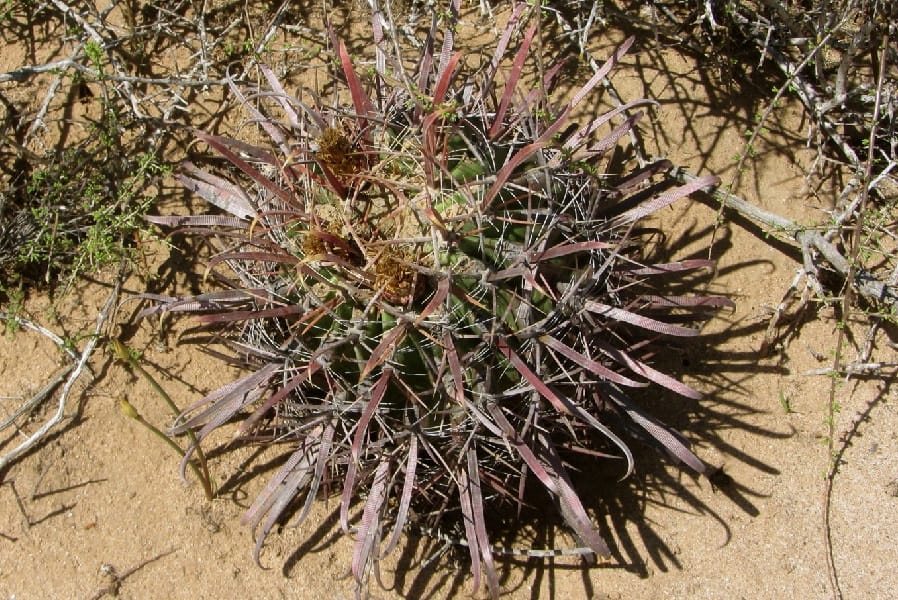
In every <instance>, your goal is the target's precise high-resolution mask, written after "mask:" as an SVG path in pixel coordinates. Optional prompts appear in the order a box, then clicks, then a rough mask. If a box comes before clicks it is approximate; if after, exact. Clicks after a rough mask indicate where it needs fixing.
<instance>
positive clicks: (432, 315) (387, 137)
mask: <svg viewBox="0 0 898 600" xmlns="http://www.w3.org/2000/svg"><path fill="white" fill-rule="evenodd" d="M453 8H456V9H457V6H453ZM531 11H533V14H531ZM535 11H536V9H533V8H530V7H526V8H525V7H524V5H523V4H518V5H516V8H514V10H513V13H512V15H511V19H510V20H509V23H508V25H507V27H506V28H505V29H504V31H503V33H502V35H501V36H500V38H499V39H498V43H497V46H496V48H495V51H494V52H493V54H492V56H491V57H490V61H489V62H488V63H487V64H486V66H485V67H484V68H481V69H479V70H477V71H476V72H472V73H471V72H467V69H466V68H464V67H463V66H462V64H463V61H462V60H461V57H462V55H461V53H458V52H455V49H454V47H453V45H454V41H453V40H454V36H453V34H452V31H453V24H452V23H450V24H449V25H448V26H447V27H446V28H445V29H444V30H441V29H440V28H439V27H437V26H434V27H433V28H432V29H431V33H430V34H429V37H428V39H427V41H426V43H424V44H423V50H421V55H420V57H419V58H418V60H417V62H416V66H415V67H414V69H409V67H408V64H409V63H408V61H405V60H403V57H402V56H397V55H395V53H394V52H393V51H392V50H388V49H392V48H394V47H395V48H398V47H400V44H392V41H391V40H390V39H389V36H388V34H389V32H388V31H385V30H384V28H383V27H382V23H383V20H382V18H381V15H379V14H378V13H375V18H374V19H373V33H374V40H375V45H374V50H375V56H374V60H373V65H374V66H373V68H370V69H365V70H364V71H363V70H362V69H360V68H359V63H358V62H357V61H355V60H353V58H352V57H351V56H350V54H349V52H348V51H347V48H346V46H345V45H344V43H343V42H342V41H341V40H339V39H337V37H336V35H334V34H333V33H331V37H332V48H333V51H334V55H335V61H334V64H335V65H337V73H336V74H335V80H336V85H337V86H338V87H341V88H342V89H341V90H339V91H338V92H337V93H334V94H333V95H332V97H333V98H336V99H335V100H334V99H325V98H322V97H317V96H315V95H314V94H312V93H306V95H305V96H304V97H302V98H296V97H292V96H291V95H289V94H288V93H287V92H286V91H285V90H284V88H283V86H282V84H281V82H280V81H279V80H278V78H277V77H276V76H275V74H274V73H273V72H272V71H271V70H270V69H268V68H266V67H264V66H262V67H259V68H260V70H261V73H262V74H263V75H264V79H265V81H266V82H267V86H268V88H267V89H266V90H253V91H252V92H250V91H247V90H246V89H245V88H243V87H242V86H241V85H239V84H238V83H236V82H234V83H232V85H231V89H232V93H233V94H234V95H235V96H236V97H237V98H238V99H239V100H240V102H241V103H242V104H243V105H244V106H245V107H246V110H247V111H248V113H249V116H250V117H251V119H252V121H253V122H254V123H257V124H258V126H259V127H260V128H261V130H262V131H264V134H265V136H267V138H269V139H270V143H269V142H267V143H265V144H261V145H258V144H251V143H248V142H246V141H241V140H238V139H233V138H229V137H225V136H221V135H211V134H208V133H197V134H196V136H197V138H198V139H199V140H201V141H202V142H205V144H207V145H208V146H209V147H210V148H212V149H213V150H214V151H216V152H217V153H218V154H219V155H221V156H222V157H224V158H225V159H227V161H229V163H230V164H231V165H233V167H234V168H233V169H232V171H231V172H230V175H223V174H221V173H218V172H212V171H210V170H203V169H200V168H199V167H197V166H195V165H193V164H186V165H185V166H184V168H183V171H182V173H181V175H180V176H179V177H180V180H181V181H182V182H183V184H184V185H185V186H186V187H187V188H189V189H190V190H192V191H193V192H195V193H197V194H198V195H200V196H201V197H203V198H205V199H206V200H208V201H209V202H210V203H211V204H213V205H215V206H216V207H218V208H219V209H221V210H220V211H219V212H216V213H215V214H207V215H194V216H161V217H152V220H153V221H155V222H156V223H158V224H160V225H164V226H168V227H177V228H178V231H179V232H180V233H186V234H191V235H200V236H205V237H206V238H207V239H208V240H209V241H210V242H212V244H213V246H214V248H215V249H216V253H215V255H214V256H213V257H212V258H211V259H210V260H209V265H208V268H209V270H210V272H212V271H214V272H215V273H217V275H218V278H219V280H220V281H224V282H225V283H226V286H225V288H224V289H217V290H214V291H210V292H208V293H204V294H201V295H198V296H192V297H187V298H168V297H162V296H149V297H150V298H151V299H152V300H153V303H152V306H151V307H149V308H147V309H145V310H144V311H143V313H142V314H143V315H149V314H154V313H158V312H162V311H170V312H189V313H191V314H194V316H195V318H196V319H198V320H199V321H200V322H201V323H203V324H205V325H207V326H208V327H211V328H213V329H215V330H216V331H219V332H220V333H222V334H223V335H222V337H223V338H225V339H226V340H227V342H228V343H229V345H230V348H231V349H232V351H233V353H234V357H235V358H239V359H240V360H241V361H242V362H243V363H244V364H249V365H253V368H252V369H251V370H250V371H249V374H247V375H246V376H244V377H242V378H240V379H239V380H237V381H234V382H232V383H230V384H228V385H226V386H225V387H223V388H221V389H219V390H216V391H214V392H212V393H210V394H209V395H207V396H206V397H205V398H203V399H201V400H199V401H198V402H197V403H196V404H194V405H193V406H192V407H190V408H189V409H188V410H187V411H185V413H184V414H182V415H181V416H180V418H179V419H178V420H177V421H176V423H175V425H174V427H173V429H172V432H173V433H175V434H177V433H182V432H185V431H187V430H192V431H194V432H195V435H196V439H197V441H198V443H199V444H203V442H204V441H206V440H207V439H208V438H209V436H210V434H211V433H212V432H213V431H215V430H217V429H218V428H220V427H222V426H224V425H225V424H228V423H232V422H234V421H235V420H237V421H239V422H240V425H239V428H240V433H241V434H243V435H244V436H245V437H244V438H238V440H239V439H252V440H255V441H256V442H258V441H259V440H262V441H266V442H270V443H279V444H284V445H285V446H286V447H287V448H288V449H289V450H288V454H287V456H286V459H285V461H284V462H283V465H282V466H281V467H280V469H279V470H278V471H277V472H276V473H275V474H274V475H273V477H272V478H271V480H270V481H269V483H268V485H267V487H265V488H264V490H263V491H262V492H261V494H260V495H259V496H258V497H257V498H256V499H255V502H254V503H253V504H252V506H251V508H250V509H249V511H248V513H247V515H246V521H247V522H248V523H249V524H251V525H252V527H253V528H254V530H255V531H256V534H257V536H256V539H257V543H256V548H255V556H256V559H257V560H258V559H259V553H260V551H261V549H262V547H263V544H264V540H265V539H266V535H267V534H269V532H270V531H271V530H272V528H273V527H274V526H275V525H276V524H277V523H278V522H279V520H281V519H282V518H283V517H284V515H285V514H286V513H287V511H288V509H290V510H297V515H296V519H297V520H300V521H301V520H302V519H304V518H305V517H306V515H307V514H308V512H309V509H310V507H311V505H312V503H313V501H314V500H315V498H316V497H319V496H320V495H321V494H322V493H324V491H325V490H329V491H334V490H336V493H338V494H339V495H340V496H341V500H340V511H339V512H340V524H341V526H342V529H343V530H344V531H345V532H347V533H350V534H352V535H353V536H354V540H355V541H354V544H355V545H354V551H353V556H352V563H351V567H350V568H351V572H352V574H353V576H354V578H355V579H356V581H357V582H358V585H359V586H360V588H362V587H363V586H365V585H366V582H367V580H368V577H369V575H370V573H371V572H372V569H373V568H375V567H376V566H377V563H378V561H379V560H380V559H381V558H382V557H384V556H386V555H387V554H388V553H389V552H390V551H391V550H392V549H393V548H395V547H396V546H397V544H398V542H399V541H400V539H401V532H402V531H403V530H404V529H405V528H406V527H408V526H414V527H418V528H419V529H421V530H425V531H429V532H441V533H442V534H443V535H447V536H456V537H457V538H458V539H459V540H461V541H462V542H463V544H464V545H466V546H467V548H468V552H469V555H470V560H471V563H472V564H471V567H472V573H473V576H474V586H475V589H476V587H477V586H479V584H480V581H481V578H482V577H484V576H485V581H486V585H487V588H488V591H489V593H490V595H492V596H495V595H497V594H498V592H499V580H498V576H497V571H496V565H495V550H496V548H495V546H494V544H493V543H492V542H491V533H492V531H491V528H490V526H489V522H490V521H489V518H490V516H491V515H492V514H495V511H496V510H497V509H499V508H500V507H501V506H503V505H511V506H514V505H516V504H517V505H518V506H520V505H522V504H524V503H526V502H528V499H529V498H532V497H533V494H536V493H545V494H548V495H549V496H550V497H551V498H552V500H553V501H554V502H555V504H556V506H557V507H558V508H559V512H560V515H561V517H562V518H563V520H564V522H566V523H567V525H568V526H569V527H570V529H571V530H572V533H573V534H574V536H575V538H576V539H577V540H579V541H580V542H581V544H580V545H581V546H582V547H581V548H579V549H578V550H577V551H579V552H582V553H588V554H593V555H596V556H599V557H608V556H610V552H609V547H608V545H607V543H606V541H605V540H604V539H603V538H602V536H601V535H600V534H599V532H598V530H597V528H596V526H595V525H594V523H593V522H592V521H591V519H590V517H589V515H588V513H587V510H586V508H584V505H583V503H582V501H581V498H580V496H579V495H578V492H577V482H576V478H575V477H573V475H572V473H570V472H569V469H568V468H567V467H566V461H567V458H566V457H568V456H569V455H570V454H571V453H572V452H580V453H583V452H585V453H586V455H588V456H592V457H594V460H604V459H609V457H610V460H618V461H619V464H620V465H621V467H620V472H621V475H626V474H629V473H630V472H631V471H632V469H633V464H634V461H633V455H632V453H631V451H630V449H629V447H628V445H627V443H626V442H625V440H624V438H625V437H626V435H627V434H629V433H633V432H637V434H638V435H640V436H641V437H643V438H645V439H649V440H652V441H653V442H654V443H656V444H657V445H659V446H660V447H661V448H663V449H664V450H666V451H667V452H668V454H669V455H670V456H672V457H673V458H674V459H675V460H676V461H678V462H682V463H685V464H686V465H688V466H689V467H691V468H692V469H693V470H695V471H697V472H699V473H703V472H704V471H705V469H706V467H705V465H704V464H703V463H702V462H701V461H700V460H699V459H698V458H697V457H696V456H695V455H694V454H693V453H692V452H691V451H690V450H689V449H688V447H687V444H686V442H685V441H684V440H683V438H682V437H681V436H679V435H678V434H676V433H675V432H673V431H672V430H670V429H669V428H667V427H665V426H664V425H662V424H661V423H660V422H658V421H657V420H656V419H654V418H653V417H651V416H649V415H648V414H646V413H645V412H644V411H642V410H641V409H640V407H639V406H638V405H637V404H636V403H635V402H633V401H632V400H630V399H629V398H628V396H627V394H626V393H625V390H626V389H627V388H642V387H646V386H648V385H651V384H654V385H659V386H662V387H664V388H667V390H670V391H672V392H674V393H676V394H680V395H682V396H685V397H688V398H697V397H698V394H697V393H696V392H695V391H693V390H692V389H691V388H689V387H687V386H686V385H684V384H682V383H680V382H679V381H678V380H676V379H674V378H673V377H671V376H669V375H666V374H664V373H662V372H660V371H658V370H656V369H655V368H653V367H652V366H650V365H649V364H647V362H646V360H645V358H644V353H645V351H646V344H647V343H649V342H652V341H654V340H656V339H658V338H662V337H665V336H692V335H695V334H696V333H697V330H696V329H694V328H693V327H689V326H687V325H685V324H684V323H683V322H682V319H683V315H689V314H693V313H694V312H695V310H696V309H697V308H700V307H719V306H724V305H726V304H728V301H727V300H725V299H722V298H716V297H708V296H698V295H691V296H682V295H677V296H672V295H667V296H666V295H664V294H663V293H661V292H659V291H658V290H657V289H655V288H653V287H652V286H651V285H649V284H648V283H647V282H648V281H649V280H650V279H652V277H654V276H655V275H658V274H670V273H676V272H678V271H685V270H689V269H696V268H701V267H707V266H709V265H710V263H709V262H708V261H702V260H694V261H686V262H680V263H669V264H643V262H641V260H640V254H639V246H640V244H639V241H638V231H637V229H636V228H635V227H634V226H635V224H636V223H637V222H638V221H640V219H642V218H643V217H645V216H647V215H650V214H651V213H653V212H655V211H657V210H659V209H661V208H663V207H665V206H667V205H669V204H670V203H672V202H674V201H676V200H678V199H680V198H683V197H686V196H688V195H689V194H691V193H692V192H694V191H696V190H699V189H700V188H703V187H704V186H707V185H708V184H710V183H711V182H712V180H711V179H709V178H706V179H703V180H700V181H697V182H694V183H692V184H690V185H686V186H682V187H671V186H668V185H666V184H665V183H664V182H663V181H658V179H659V178H658V175H659V174H660V173H661V172H663V171H664V170H665V169H666V168H667V167H669V164H667V163H666V162H664V161H661V162H658V163H654V164H651V165H648V166H645V167H643V168H637V169H635V170H633V171H632V172H630V173H628V174H624V175H616V176H614V177H611V176H606V175H604V174H603V173H602V171H601V165H602V164H603V162H602V161H603V158H607V156H608V155H609V153H610V152H611V151H612V150H613V149H614V148H615V147H616V145H617V143H618V140H619V139H620V138H621V137H623V136H625V135H626V134H627V133H628V132H629V131H630V129H631V128H632V127H633V126H634V125H635V123H636V122H637V121H638V119H639V118H640V117H641V116H642V112H640V111H638V108H639V107H640V105H642V104H644V103H645V102H646V101H636V102H631V103H629V104H626V105H624V106H621V107H619V108H617V109H614V110H610V111H608V112H605V113H604V114H601V115H599V116H595V115H594V114H593V115H592V116H589V117H585V118H584V119H585V120H584V121H583V122H579V121H577V120H575V117H577V116H578V115H580V118H583V117H582V113H583V111H582V110H579V109H582V108H583V106H584V103H585V101H586V100H587V99H588V98H590V97H591V94H592V92H593V91H594V88H596V87H597V86H598V84H599V83H600V82H601V80H602V79H603V78H605V77H607V76H608V75H609V74H610V73H611V71H612V68H613V67H614V66H615V64H617V63H618V61H619V59H620V57H621V56H622V55H623V54H624V53H625V52H626V51H627V50H628V48H630V46H631V44H632V41H633V40H632V39H629V40H627V41H625V42H624V43H623V44H622V45H621V46H620V47H619V48H617V50H616V51H615V52H614V53H613V55H612V56H611V57H610V58H608V60H607V62H606V63H605V64H604V65H603V66H602V67H601V68H600V69H598V70H597V71H596V72H595V74H594V75H593V76H592V77H591V78H590V79H589V80H588V81H587V82H586V83H585V84H584V85H583V86H582V87H580V88H579V89H578V90H576V91H575V93H573V94H572V95H571V96H570V98H569V99H568V100H567V101H560V100H557V99H556V98H554V96H553V94H552V90H553V86H554V85H555V84H556V83H557V79H558V78H559V72H560V68H561V63H558V64H554V65H547V66H546V68H545V69H543V70H542V72H541V73H540V75H539V78H538V79H536V80H535V81H534V80H533V79H532V78H530V80H529V83H528V84H527V85H524V84H523V83H522V82H523V81H524V80H525V79H526V78H525V77H524V66H525V63H526V60H527V59H528V57H529V56H530V55H531V54H532V53H533V52H534V49H535V46H536V37H537V31H538V28H537V26H536V24H535V21H536V19H537V18H538V16H537V14H538V13H536V12H535ZM450 12H451V11H450ZM512 40H517V42H518V44H519V45H518V49H517V50H516V51H515V52H513V53H511V56H509V57H508V59H507V61H508V62H506V51H507V49H508V47H509V45H510V42H511V41H512ZM438 41H439V43H437V42H438ZM435 47H439V50H435V49H434V48H435ZM500 72H501V77H499V76H497V74H499V73H500ZM329 97H331V95H330V94H329ZM613 120H614V122H617V125H615V126H610V125H609V123H611V122H612V121H613ZM598 132H605V133H604V134H603V135H601V136H600V135H598ZM665 315H666V316H665ZM231 443H234V442H231ZM190 458H191V457H190V453H188V456H187V457H185V459H184V463H183V464H184V465H186V464H188V461H189V460H190ZM182 468H183V466H182ZM540 490H542V491H541V492H540ZM353 506H358V507H359V508H360V510H361V516H360V518H359V519H358V521H357V522H354V519H352V518H350V515H351V512H352V511H351V508H352V507H353ZM291 507H292V508H291Z"/></svg>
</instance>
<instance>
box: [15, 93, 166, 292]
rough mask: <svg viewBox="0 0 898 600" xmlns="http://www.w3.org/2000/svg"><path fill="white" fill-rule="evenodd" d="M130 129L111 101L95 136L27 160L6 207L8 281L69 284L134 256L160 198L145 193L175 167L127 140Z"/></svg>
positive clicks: (95, 125) (95, 126) (92, 127)
mask: <svg viewBox="0 0 898 600" xmlns="http://www.w3.org/2000/svg"><path fill="white" fill-rule="evenodd" d="M128 127H130V125H127V124H125V123H122V122H121V119H120V117H119V113H118V111H117V109H116V108H115V106H114V105H113V104H111V103H107V104H105V105H104V108H103V114H102V116H101V117H100V118H99V119H97V120H96V121H94V122H93V123H91V125H90V132H91V135H90V136H88V137H87V138H85V139H83V140H81V141H78V142H77V143H74V144H72V145H70V146H68V147H66V148H64V149H61V150H59V151H50V152H48V153H47V155H46V156H44V157H37V158H35V160H34V162H33V164H30V165H28V168H29V170H30V173H29V174H28V175H27V177H26V178H25V180H24V181H22V182H21V184H19V185H17V186H15V187H14V188H13V189H11V190H9V196H8V198H9V199H8V200H7V202H4V203H3V205H0V209H2V210H0V271H2V272H4V273H5V274H6V276H7V278H8V280H12V279H14V278H15V277H17V276H18V275H21V274H26V275H28V276H29V277H30V278H31V279H33V280H39V279H40V278H42V279H44V281H45V282H51V281H55V280H57V279H61V280H62V281H63V282H64V283H65V285H66V286H68V285H70V284H71V282H73V281H74V280H75V279H77V278H78V277H79V276H80V275H82V274H84V273H95V272H97V271H98V270H99V269H101V268H103V267H105V266H107V265H110V264H116V263H118V262H119V261H120V260H121V259H123V258H128V257H130V256H131V255H132V254H131V250H132V248H133V246H134V241H135V236H136V235H138V234H139V233H140V232H144V231H146V230H147V229H148V227H147V224H146V221H144V219H143V216H144V215H145V214H146V212H147V210H149V208H150V207H151V206H152V205H153V203H154V202H155V196H154V195H153V194H149V193H147V190H148V188H149V187H150V185H151V183H152V182H153V181H155V180H156V179H158V178H159V177H160V176H162V175H164V174H165V173H167V172H168V171H169V170H170V167H169V166H168V165H166V164H165V163H163V162H162V161H161V160H160V159H159V158H158V157H157V156H156V154H155V153H154V152H152V151H141V150H140V149H139V146H138V145H137V144H134V143H130V142H128V141H126V140H125V139H124V136H125V134H124V133H123V131H124V130H126V129H128ZM7 287H8V286H7Z"/></svg>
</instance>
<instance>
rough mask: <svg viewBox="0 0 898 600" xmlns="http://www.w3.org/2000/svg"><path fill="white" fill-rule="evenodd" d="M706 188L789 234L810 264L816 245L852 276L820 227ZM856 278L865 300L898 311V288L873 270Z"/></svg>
mask: <svg viewBox="0 0 898 600" xmlns="http://www.w3.org/2000/svg"><path fill="white" fill-rule="evenodd" d="M669 175H670V177H672V178H673V179H674V180H676V181H678V182H680V183H688V182H691V181H694V180H695V179H697V177H696V176H695V175H693V174H691V173H689V172H687V171H686V170H685V169H682V168H680V167H674V168H673V169H671V171H670V172H669ZM706 191H707V192H708V193H709V194H711V195H712V196H713V197H714V198H715V199H717V200H718V201H719V202H721V203H722V204H723V205H724V206H725V207H726V208H729V209H730V210H734V211H736V212H737V213H739V214H740V215H742V216H744V217H746V218H748V219H750V220H752V221H754V222H756V223H760V224H761V225H764V226H765V227H767V228H769V229H771V230H773V231H774V232H778V233H787V234H789V235H790V236H791V237H792V238H793V239H794V240H795V241H796V242H798V245H799V246H800V247H801V249H802V253H803V254H804V255H805V264H806V265H813V264H815V261H814V258H813V257H811V256H808V255H807V252H808V249H809V248H812V247H813V248H814V249H816V250H817V251H818V252H819V253H820V256H822V257H823V258H824V260H826V262H827V263H829V265H830V266H831V267H832V268H833V270H834V271H835V272H836V273H838V274H839V275H840V276H841V277H843V278H845V279H847V278H848V277H849V275H850V271H851V263H850V262H849V261H848V259H846V258H845V257H844V256H843V255H842V253H841V252H839V250H838V248H836V247H835V246H834V245H833V244H832V243H830V242H829V241H827V240H826V238H824V237H823V235H822V234H821V233H820V231H819V230H818V229H819V228H817V227H814V226H810V227H804V226H801V225H798V224H797V223H795V222H794V221H791V220H789V219H786V218H785V217H781V216H779V215H777V214H775V213H772V212H769V211H766V210H763V209H761V208H758V207H757V206H755V205H753V204H751V203H750V202H747V201H746V200H743V199H742V198H739V197H738V196H735V195H733V194H730V193H727V192H725V191H723V190H722V189H721V188H720V187H719V186H713V187H711V188H708V189H707V190H706ZM852 279H853V280H852V281H851V284H852V285H853V286H855V289H856V290H857V292H858V294H860V295H861V296H862V297H863V298H864V299H865V300H867V301H869V302H872V303H874V304H876V305H881V306H886V307H888V309H889V310H890V311H892V312H894V311H895V310H896V302H898V290H896V288H895V287H894V286H890V285H888V284H886V283H884V282H882V281H879V280H878V279H877V278H876V277H874V276H873V275H872V274H871V273H870V272H868V271H866V270H864V269H860V268H859V269H857V272H856V273H855V275H854V277H853V278H852Z"/></svg>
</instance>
